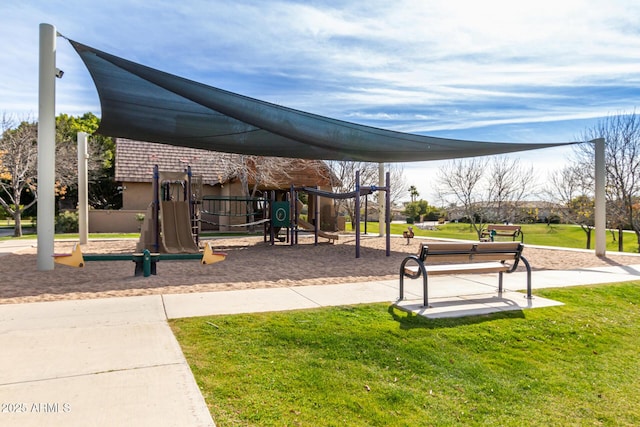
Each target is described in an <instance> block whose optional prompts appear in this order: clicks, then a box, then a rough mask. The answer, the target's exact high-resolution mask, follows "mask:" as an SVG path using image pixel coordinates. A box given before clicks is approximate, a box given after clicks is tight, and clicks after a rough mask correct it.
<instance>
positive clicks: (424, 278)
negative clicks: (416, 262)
mask: <svg viewBox="0 0 640 427" xmlns="http://www.w3.org/2000/svg"><path fill="white" fill-rule="evenodd" d="M420 267H421V269H422V270H423V272H422V273H423V274H422V289H423V290H422V292H423V294H424V296H423V299H424V301H423V304H424V306H425V307H426V308H428V307H429V286H428V285H429V283H428V279H427V270H425V268H424V265H421V266H420Z"/></svg>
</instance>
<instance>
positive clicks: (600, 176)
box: [593, 138, 607, 257]
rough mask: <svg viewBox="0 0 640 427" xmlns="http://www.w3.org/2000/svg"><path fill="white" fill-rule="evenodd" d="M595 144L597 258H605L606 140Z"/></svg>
mask: <svg viewBox="0 0 640 427" xmlns="http://www.w3.org/2000/svg"><path fill="white" fill-rule="evenodd" d="M593 142H594V143H595V145H596V146H595V168H596V170H595V175H596V193H595V199H596V200H595V226H596V256H599V257H603V256H605V254H606V251H607V211H606V195H605V185H606V176H607V175H606V169H605V140H604V138H598V139H595V140H594V141H593Z"/></svg>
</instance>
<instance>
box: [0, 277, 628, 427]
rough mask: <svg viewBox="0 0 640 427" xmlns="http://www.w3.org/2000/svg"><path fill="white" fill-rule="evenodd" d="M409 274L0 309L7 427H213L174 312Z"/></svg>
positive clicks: (458, 311)
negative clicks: (174, 327)
mask: <svg viewBox="0 0 640 427" xmlns="http://www.w3.org/2000/svg"><path fill="white" fill-rule="evenodd" d="M639 278H640V265H634V266H625V267H606V268H593V269H579V270H569V271H536V272H534V274H533V292H534V299H533V300H527V299H526V298H525V297H524V294H522V293H520V292H517V291H519V290H522V289H524V288H525V283H526V281H525V277H524V274H521V273H513V274H510V275H505V282H504V285H505V289H506V290H505V292H503V293H502V294H501V295H499V294H498V293H497V289H496V286H497V278H496V275H495V274H490V275H473V276H437V277H434V278H433V279H432V280H431V283H430V301H431V303H432V305H433V308H429V309H428V310H425V309H424V308H423V307H420V304H421V300H422V289H421V281H420V280H413V281H409V280H408V281H407V282H406V295H407V297H408V298H409V299H408V300H406V301H403V302H402V303H401V305H402V306H404V307H405V308H407V309H409V310H414V311H416V312H420V314H423V315H426V316H428V317H442V316H449V317H450V316H460V315H471V314H482V313H488V312H495V311H497V310H520V309H523V308H527V309H528V308H535V307H542V306H548V305H557V304H560V303H559V302H555V301H550V300H546V299H543V298H540V297H535V292H536V289H540V288H546V287H558V286H572V285H578V284H589V283H607V282H618V281H625V280H635V279H639ZM397 296H398V281H397V280H388V281H379V282H367V283H351V284H342V285H326V286H301V287H292V288H273V289H254V290H243V291H227V292H210V293H199V294H171V295H154V296H142V297H130V298H108V299H94V300H82V301H59V302H44V303H30V304H16V305H0V340H1V341H0V342H1V343H2V351H1V352H0V404H1V405H2V407H1V408H0V425H2V426H21V427H22V426H42V425H47V426H154V427H157V426H190V427H191V426H213V425H214V422H213V420H212V419H211V416H210V414H209V411H208V409H207V406H206V404H205V402H204V399H203V397H202V395H201V393H200V390H199V389H198V386H197V384H196V383H195V380H194V377H193V375H192V373H191V370H190V369H189V366H188V364H187V362H186V361H185V358H184V356H183V354H182V351H181V349H180V347H179V345H178V343H177V341H176V339H175V338H174V336H173V334H172V332H171V330H170V328H169V326H168V324H167V319H173V318H182V317H191V316H202V315H210V314H228V313H242V312H258V311H278V310H295V309H306V308H315V307H323V306H332V305H347V304H360V303H370V302H393V301H395V300H396V298H397Z"/></svg>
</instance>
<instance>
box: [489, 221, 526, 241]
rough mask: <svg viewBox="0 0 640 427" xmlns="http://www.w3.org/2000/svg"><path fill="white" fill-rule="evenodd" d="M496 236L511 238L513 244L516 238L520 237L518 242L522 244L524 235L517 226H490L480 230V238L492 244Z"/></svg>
mask: <svg viewBox="0 0 640 427" xmlns="http://www.w3.org/2000/svg"><path fill="white" fill-rule="evenodd" d="M496 236H503V237H511V240H512V241H514V242H515V240H516V237H520V242H521V243H524V233H523V232H522V228H521V227H520V226H519V225H501V224H490V225H488V226H487V228H485V229H483V230H482V234H481V237H482V238H485V239H489V240H490V241H492V242H493V241H494V237H496Z"/></svg>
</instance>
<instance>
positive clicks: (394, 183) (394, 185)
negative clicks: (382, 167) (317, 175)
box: [327, 161, 406, 229]
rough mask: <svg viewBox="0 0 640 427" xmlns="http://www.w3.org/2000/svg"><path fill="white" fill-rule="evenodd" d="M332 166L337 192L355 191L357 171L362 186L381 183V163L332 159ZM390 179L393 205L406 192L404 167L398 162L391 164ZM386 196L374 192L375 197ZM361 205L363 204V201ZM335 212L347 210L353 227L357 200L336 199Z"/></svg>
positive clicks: (333, 183) (332, 184)
mask: <svg viewBox="0 0 640 427" xmlns="http://www.w3.org/2000/svg"><path fill="white" fill-rule="evenodd" d="M327 163H328V165H329V167H330V168H331V171H332V174H331V176H330V180H331V187H332V188H333V191H335V192H336V193H349V192H351V191H355V189H356V183H355V176H356V171H359V173H360V186H377V185H378V183H379V164H378V163H370V162H356V161H330V162H327ZM389 180H390V181H391V184H390V185H391V194H390V197H389V198H390V203H391V204H392V205H393V204H394V203H397V202H398V200H400V199H401V198H402V197H403V196H404V194H405V188H406V185H405V183H404V181H405V180H404V169H403V167H402V165H399V164H397V163H394V164H391V165H389ZM378 197H384V194H382V193H380V192H376V193H374V198H375V199H376V200H377V199H378ZM360 206H363V204H362V203H361V204H360ZM334 209H335V214H336V216H337V215H338V213H339V212H346V214H347V215H348V216H349V218H351V227H352V229H353V227H354V226H355V221H354V219H355V215H356V213H355V200H354V199H336V200H335V204H334Z"/></svg>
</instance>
